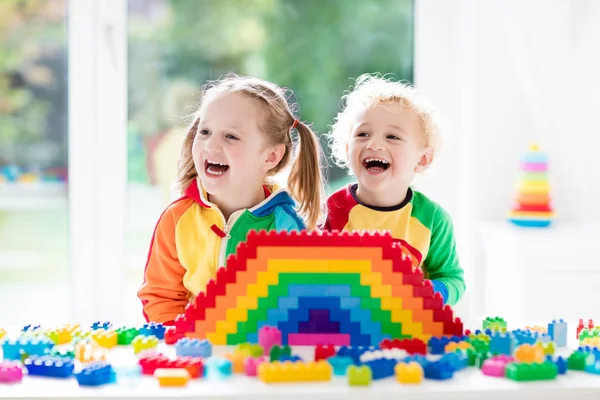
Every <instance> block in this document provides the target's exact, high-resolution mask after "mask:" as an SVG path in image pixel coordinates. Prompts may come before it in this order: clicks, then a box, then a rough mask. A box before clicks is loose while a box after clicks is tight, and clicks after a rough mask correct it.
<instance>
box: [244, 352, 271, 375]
mask: <svg viewBox="0 0 600 400" xmlns="http://www.w3.org/2000/svg"><path fill="white" fill-rule="evenodd" d="M264 362H269V359H268V358H267V357H265V356H263V357H257V358H252V357H248V358H246V360H245V361H244V373H245V374H246V376H256V375H257V373H258V366H259V365H260V364H262V363H264Z"/></svg>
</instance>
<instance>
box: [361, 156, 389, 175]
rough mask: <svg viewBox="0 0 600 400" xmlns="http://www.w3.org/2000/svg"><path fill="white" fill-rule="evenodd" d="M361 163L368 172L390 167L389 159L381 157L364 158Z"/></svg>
mask: <svg viewBox="0 0 600 400" xmlns="http://www.w3.org/2000/svg"><path fill="white" fill-rule="evenodd" d="M362 164H363V167H365V168H366V169H367V171H369V172H383V171H385V170H387V169H388V168H389V167H390V163H389V161H386V160H384V159H383V158H365V159H364V160H363V163H362Z"/></svg>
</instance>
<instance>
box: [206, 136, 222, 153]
mask: <svg viewBox="0 0 600 400" xmlns="http://www.w3.org/2000/svg"><path fill="white" fill-rule="evenodd" d="M222 148H223V147H222V146H221V141H220V140H219V138H218V137H216V135H213V136H210V137H209V138H208V139H206V142H205V144H204V149H205V150H206V151H210V152H213V153H219V152H220V151H221V150H222Z"/></svg>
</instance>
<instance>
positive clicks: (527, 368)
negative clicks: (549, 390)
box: [506, 361, 558, 381]
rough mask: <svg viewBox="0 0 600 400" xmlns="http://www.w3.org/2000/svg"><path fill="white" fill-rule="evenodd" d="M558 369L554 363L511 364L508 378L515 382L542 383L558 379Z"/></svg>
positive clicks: (507, 370)
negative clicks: (542, 381)
mask: <svg viewBox="0 0 600 400" xmlns="http://www.w3.org/2000/svg"><path fill="white" fill-rule="evenodd" d="M557 375H558V368H557V367H556V365H555V364H554V363H552V362H548V361H545V362H543V363H537V362H536V363H531V364H526V363H511V364H508V365H507V366H506V377H507V378H508V379H512V380H513V381H541V380H552V379H556V376H557Z"/></svg>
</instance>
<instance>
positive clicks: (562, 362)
mask: <svg viewBox="0 0 600 400" xmlns="http://www.w3.org/2000/svg"><path fill="white" fill-rule="evenodd" d="M546 361H550V362H552V363H554V364H555V365H556V368H557V369H558V374H559V375H564V374H565V373H566V372H567V366H568V363H567V359H566V358H564V357H557V358H555V359H552V356H546Z"/></svg>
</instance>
